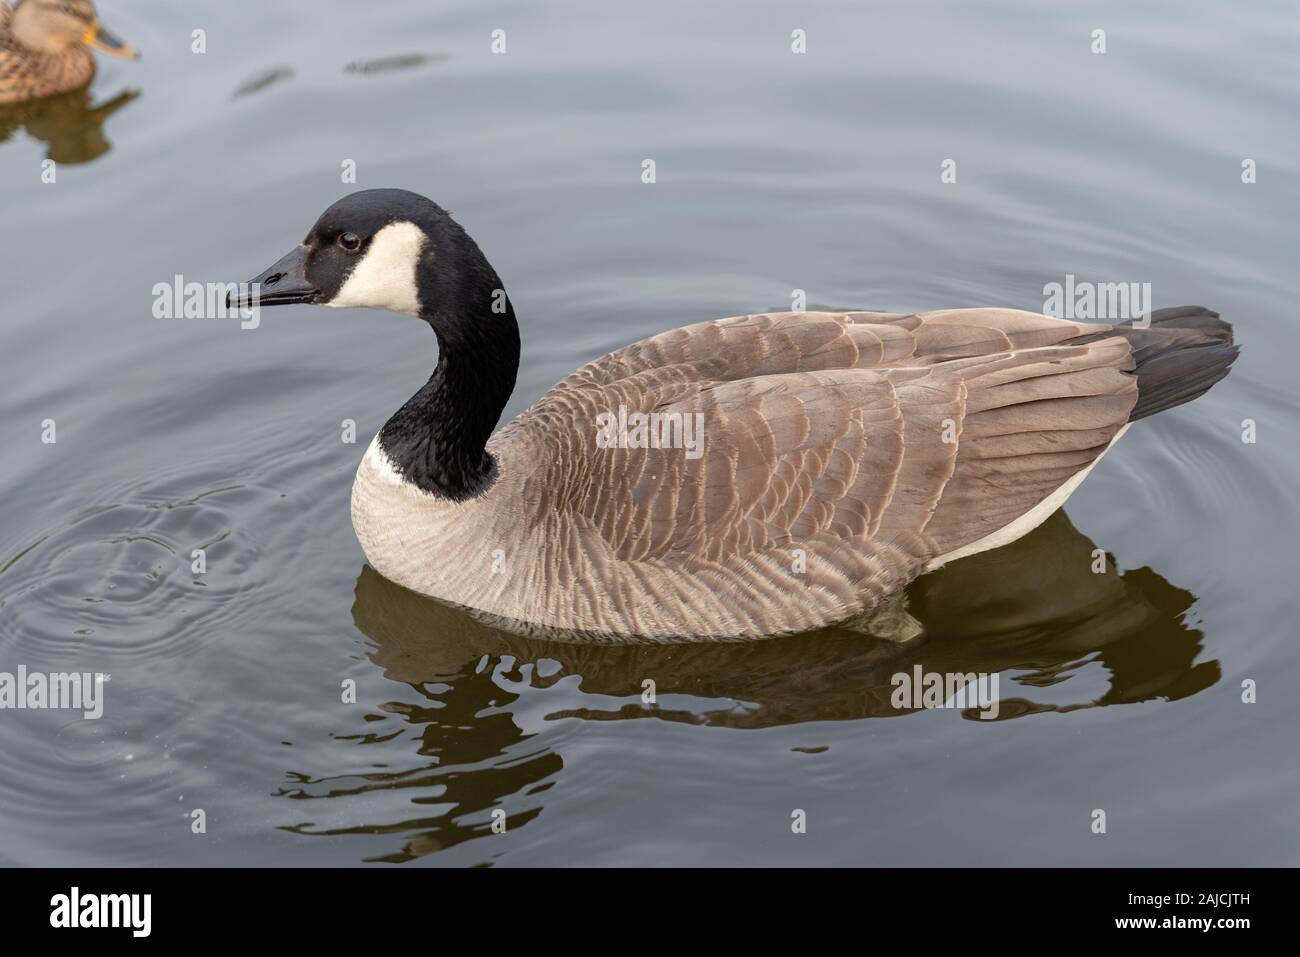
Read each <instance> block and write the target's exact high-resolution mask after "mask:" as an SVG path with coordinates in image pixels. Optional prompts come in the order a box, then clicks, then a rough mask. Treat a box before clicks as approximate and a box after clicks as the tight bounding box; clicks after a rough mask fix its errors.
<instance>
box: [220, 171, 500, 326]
mask: <svg viewBox="0 0 1300 957" xmlns="http://www.w3.org/2000/svg"><path fill="white" fill-rule="evenodd" d="M244 288H248V289H250V290H255V291H253V292H250V294H249V295H248V296H247V297H245V298H242V299H239V300H238V301H236V299H235V298H234V297H231V298H230V299H229V304H230V305H239V306H240V307H245V308H246V307H250V306H276V305H285V304H289V303H310V304H313V305H318V306H333V307H346V306H359V307H363V308H370V309H387V310H389V311H391V312H398V313H403V314H405V315H411V316H419V317H420V318H422V319H424V320H426V321H427V322H429V324H430V325H432V326H433V328H434V330H435V332H437V333H438V336H439V338H440V339H443V338H446V339H450V340H453V341H454V340H457V339H460V338H463V337H464V336H466V335H469V334H470V333H471V331H472V329H473V328H474V327H480V329H481V326H482V325H483V324H484V323H485V322H486V323H487V324H488V325H491V323H490V322H488V321H487V320H488V317H490V316H492V315H497V316H501V315H504V314H506V313H507V312H508V311H509V304H508V302H507V301H506V299H505V293H504V290H503V289H502V288H501V283H500V280H499V279H498V278H497V274H496V272H495V271H494V270H493V269H492V267H491V266H490V265H489V264H488V262H487V260H486V259H485V258H484V256H483V254H482V252H480V250H479V248H478V246H477V245H476V244H475V242H474V240H473V239H471V238H470V237H469V235H468V234H466V232H465V231H464V230H463V229H462V228H461V227H460V225H459V224H458V223H456V222H455V221H454V220H453V219H452V218H451V216H450V215H449V214H448V213H447V211H446V210H444V209H443V208H442V207H440V206H438V205H437V204H436V203H434V202H433V201H432V200H429V199H426V198H425V197H423V196H421V195H419V194H418V193H412V192H409V191H407V190H404V189H367V190H362V191H360V192H356V193H352V194H351V195H349V196H345V197H344V198H343V199H340V200H339V201H338V202H336V203H335V204H334V205H333V206H331V207H329V209H327V210H325V212H324V213H322V214H321V216H320V218H319V219H318V220H316V223H315V225H313V226H312V227H311V229H310V231H309V232H308V233H307V236H306V238H305V239H303V241H302V242H300V243H299V244H298V245H297V246H296V247H294V248H293V249H292V250H290V252H289V253H288V254H287V255H285V256H284V257H282V258H281V259H280V261H279V262H277V263H276V264H275V265H273V266H271V267H270V268H269V269H266V270H265V271H263V272H262V273H261V274H260V275H259V276H257V277H256V278H254V279H252V280H250V281H249V282H248V283H247V284H245V287H244ZM512 318H513V317H512Z"/></svg>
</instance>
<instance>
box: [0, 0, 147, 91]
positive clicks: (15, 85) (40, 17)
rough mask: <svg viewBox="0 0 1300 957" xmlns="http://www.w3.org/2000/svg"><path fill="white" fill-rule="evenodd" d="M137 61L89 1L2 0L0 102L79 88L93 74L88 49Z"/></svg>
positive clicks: (93, 69) (137, 55)
mask: <svg viewBox="0 0 1300 957" xmlns="http://www.w3.org/2000/svg"><path fill="white" fill-rule="evenodd" d="M91 47H94V48H95V49H97V50H103V51H104V52H105V53H107V54H109V55H110V56H119V57H130V58H132V59H138V58H139V54H138V53H137V52H136V50H135V48H134V47H132V46H131V45H130V44H127V43H123V42H122V41H121V40H119V39H118V38H117V37H115V36H114V35H113V34H111V33H109V32H108V31H107V30H106V29H104V27H103V25H102V24H101V23H100V22H99V15H98V14H97V13H96V12H95V7H94V4H92V3H91V2H90V0H18V2H17V4H15V5H14V6H10V5H9V4H7V3H5V2H4V0H0V103H21V102H24V101H26V100H35V99H39V98H41V97H44V96H53V95H54V94H56V93H66V92H68V91H69V90H76V89H80V88H81V87H83V86H85V85H86V84H87V83H89V82H90V81H91V79H92V78H93V77H94V76H95V58H94V57H93V56H92V55H91V53H90V48H91Z"/></svg>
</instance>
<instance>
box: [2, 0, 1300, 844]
mask: <svg viewBox="0 0 1300 957" xmlns="http://www.w3.org/2000/svg"><path fill="white" fill-rule="evenodd" d="M99 8H100V13H101V15H102V16H103V19H104V22H105V23H107V24H109V25H110V26H111V27H112V28H113V29H114V30H115V32H117V33H118V34H119V35H121V36H122V37H124V38H125V39H127V40H129V41H131V42H133V43H134V44H135V45H136V46H137V47H139V48H140V49H141V51H142V52H143V59H142V60H141V61H140V62H139V63H131V62H122V61H116V60H114V61H104V60H102V59H101V61H100V71H99V74H98V76H97V78H96V79H95V81H94V83H93V85H92V86H91V88H90V89H89V90H88V91H85V92H83V93H78V94H72V95H70V96H66V97H61V98H59V99H57V100H54V101H49V102H45V103H42V104H34V105H32V104H29V105H27V106H24V107H20V108H5V109H4V110H3V111H0V194H2V195H3V206H2V209H3V213H2V215H3V224H4V227H5V240H6V242H5V250H4V254H3V257H2V262H3V266H0V270H2V271H0V279H2V280H3V297H2V299H0V400H2V401H0V672H11V673H12V672H14V671H16V669H17V668H18V667H19V666H25V667H26V668H28V669H29V670H32V671H66V670H76V671H86V672H102V673H107V674H109V675H110V676H111V677H110V678H109V679H108V681H107V682H106V683H105V684H104V685H103V694H104V714H103V717H101V718H99V719H98V720H86V719H84V718H82V717H81V715H80V714H79V713H73V712H68V711H55V710H44V711H35V710H0V862H3V863H7V864H64V865H83V864H84V865H108V864H128V865H143V864H179V865H193V866H220V865H232V864H293V865H298V864H301V865H355V864H361V863H367V864H370V865H371V866H382V865H384V864H408V865H410V864H425V865H429V864H432V865H474V864H495V865H530V864H642V865H692V864H873V865H904V866H912V865H935V864H959V865H967V864H1045V865H1055V864H1083V865H1096V866H1113V865H1148V864H1150V865H1157V864H1160V865H1191V864H1198V865H1283V864H1291V865H1294V864H1295V863H1296V862H1297V860H1298V859H1300V828H1297V826H1296V824H1297V807H1296V793H1297V786H1298V785H1300V761H1298V759H1297V745H1296V731H1297V721H1298V720H1300V698H1298V696H1297V694H1296V692H1295V689H1296V687H1297V685H1300V642H1298V641H1297V635H1296V626H1295V622H1296V620H1297V611H1300V608H1298V607H1297V605H1298V602H1297V595H1296V564H1295V554H1296V537H1297V532H1298V531H1300V528H1298V527H1297V526H1298V524H1300V523H1298V522H1297V518H1296V507H1295V499H1296V489H1295V484H1296V483H1295V478H1296V475H1297V466H1298V465H1300V445H1298V443H1297V441H1296V423H1297V411H1298V406H1300V390H1298V388H1297V378H1298V376H1297V364H1298V363H1300V358H1298V353H1297V346H1298V345H1300V315H1298V314H1297V305H1296V295H1295V283H1294V277H1295V263H1296V243H1295V240H1296V234H1297V223H1300V127H1298V125H1297V123H1296V118H1297V115H1298V113H1300V20H1298V19H1297V17H1296V15H1295V10H1294V7H1293V6H1292V5H1290V4H1286V3H1280V2H1279V3H1270V2H1262V0H1261V2H1246V3H1240V4H1233V5H1230V6H1225V5H1222V4H1213V3H1207V2H1203V0H1196V2H1179V3H1174V2H1152V3H1145V4H1141V5H1134V4H1130V3H1121V2H1117V0H1103V2H1098V3H1089V4H1079V3H1053V4H1043V3H1039V2H1032V0H989V2H981V3H978V4H976V3H964V2H955V0H950V2H938V0H919V2H917V0H912V2H880V3H871V4H864V3H853V2H821V3H815V4H813V3H793V2H789V3H782V2H761V3H755V2H741V0H721V2H714V3H708V4H702V3H697V2H691V3H687V2H677V0H664V2H658V3H653V4H609V3H598V2H594V0H591V2H564V3H547V4H537V5H522V4H513V3H469V2H463V0H454V2H449V3H440V4H428V3H418V2H415V0H402V2H390V3H385V4H355V3H342V2H305V0H298V2H287V3H283V4H277V5H276V11H275V13H274V15H273V16H272V15H270V14H268V13H267V12H266V11H265V10H264V9H263V8H262V7H258V6H255V5H250V4H239V3H214V2H207V3H198V4H183V5H182V4H175V3H166V2H163V0H139V2H135V3H126V2H124V0H102V2H101V3H100V4H99ZM1098 29H1103V30H1104V31H1105V37H1106V51H1105V52H1104V53H1095V52H1093V47H1094V44H1095V41H1094V38H1093V32H1094V31H1095V30H1098ZM196 30H202V31H204V32H203V34H202V35H201V36H202V37H203V38H204V41H205V52H201V53H200V52H195V49H194V48H195V43H196V40H195V34H194V31H196ZM496 30H501V31H504V41H505V44H506V46H505V52H504V53H494V52H493V42H494V39H493V31H496ZM795 30H802V31H804V35H805V36H806V49H807V52H806V53H802V54H797V53H794V52H792V49H791V45H792V42H794V41H793V40H792V33H793V31H795ZM51 159H52V160H54V166H53V167H49V166H48V164H46V163H45V161H46V160H51ZM646 159H652V160H654V163H655V172H656V175H655V180H656V181H655V182H654V183H652V184H650V183H645V182H643V181H642V169H643V161H644V160H646ZM945 160H953V161H954V163H955V170H956V182H951V183H945V182H943V181H942V177H941V171H942V167H943V164H944V161H945ZM1247 160H1250V161H1253V166H1254V169H1255V170H1256V177H1255V180H1256V181H1255V182H1253V183H1247V182H1243V163H1245V162H1246V161H1247ZM349 168H355V174H356V175H355V180H356V182H355V184H352V183H345V182H344V181H343V179H344V173H345V172H346V171H347V170H348V169H349ZM49 169H53V170H54V171H55V174H56V175H55V180H54V182H47V181H45V180H46V179H48V178H49V177H48V176H43V174H44V173H46V171H47V170H49ZM373 186H400V187H404V188H408V189H412V190H415V191H417V192H421V193H424V194H426V195H428V196H430V197H431V198H433V199H434V200H435V201H437V202H439V203H440V204H442V205H443V206H445V207H447V208H449V209H450V210H452V212H453V214H454V215H455V217H456V218H457V219H458V221H459V222H461V223H462V225H464V226H465V227H466V229H467V230H468V231H469V232H470V234H471V235H473V236H474V237H475V238H476V240H477V241H478V242H479V244H480V246H481V247H482V248H483V250H484V251H485V252H486V254H487V256H488V257H489V259H491V261H492V263H493V264H494V266H495V267H496V269H497V270H498V272H499V273H500V274H501V276H502V277H503V279H504V281H505V283H506V285H507V287H508V289H509V291H510V295H511V299H512V301H513V302H514V304H515V308H516V310H517V311H518V314H519V317H520V322H521V332H522V336H523V340H524V356H523V360H522V367H521V369H520V375H519V383H518V386H517V388H516V391H515V394H514V397H513V399H512V402H511V405H510V408H509V409H508V410H507V414H508V415H513V414H514V413H516V412H518V411H521V410H522V409H524V408H525V407H526V406H527V405H529V404H530V403H531V402H532V401H533V400H535V399H536V398H537V397H538V396H539V395H540V394H541V393H542V392H543V391H544V390H545V389H546V388H547V387H548V386H550V385H551V384H552V383H554V382H555V381H557V380H558V379H560V378H562V377H563V376H564V375H565V374H567V373H568V372H570V371H571V370H572V369H574V368H575V367H577V366H578V365H579V364H581V363H583V362H585V361H587V360H589V359H592V358H594V357H596V356H598V355H601V354H603V353H604V352H607V351H609V350H611V349H613V348H616V347H618V346H620V345H623V344H625V343H628V342H631V341H634V340H636V339H638V338H641V337H644V336H647V335H650V334H653V333H656V332H660V331H662V330H665V329H668V328H672V327H674V326H678V325H684V324H687V323H691V322H696V321H700V320H704V319H711V318H716V317H721V316H726V315H735V314H739V313H747V312H758V311H765V310H772V309H788V308H790V304H791V301H792V296H793V295H794V294H795V293H794V291H795V290H803V291H804V293H805V294H806V297H807V301H808V304H809V306H810V307H816V306H819V305H820V306H830V307H836V308H863V309H885V310H898V311H915V310H921V309H929V308H942V307H954V306H975V305H1004V306H1012V307H1019V308H1027V309H1034V310H1041V309H1042V308H1043V305H1044V286H1045V285H1046V284H1049V283H1052V282H1064V281H1065V277H1066V276H1067V275H1072V276H1075V277H1076V278H1077V279H1078V280H1080V281H1091V282H1129V281H1134V282H1149V283H1151V288H1152V294H1153V298H1154V300H1155V305H1156V306H1157V307H1159V306H1169V305H1178V304H1183V303H1200V304H1203V305H1206V306H1209V307H1212V308H1215V309H1217V310H1219V311H1220V312H1221V313H1222V314H1223V316H1224V317H1225V318H1226V319H1228V320H1229V321H1231V322H1232V323H1233V324H1234V326H1235V330H1236V336H1237V340H1238V342H1240V343H1241V344H1242V347H1243V348H1242V355H1241V358H1240V359H1239V361H1238V362H1237V364H1236V366H1235V368H1234V370H1233V372H1232V374H1231V375H1230V376H1229V377H1228V378H1227V379H1226V380H1225V381H1224V382H1222V383H1221V384H1220V385H1218V386H1216V387H1215V389H1214V390H1213V391H1212V392H1210V393H1209V394H1208V395H1206V396H1204V397H1203V398H1201V399H1198V400H1196V401H1195V402H1193V403H1191V404H1189V405H1187V406H1184V407H1182V408H1179V409H1176V410H1174V411H1172V412H1169V413H1165V414H1161V415H1159V416H1157V417H1154V418H1151V419H1149V420H1146V421H1143V422H1141V423H1139V424H1138V425H1136V426H1135V427H1134V428H1133V429H1132V430H1130V432H1129V433H1128V435H1127V436H1126V437H1125V438H1124V439H1123V441H1122V442H1121V443H1119V444H1118V445H1117V446H1116V447H1115V449H1114V450H1112V452H1111V453H1110V455H1108V456H1107V457H1106V459H1105V460H1104V461H1103V462H1102V463H1101V464H1100V465H1099V466H1098V467H1097V469H1096V470H1095V471H1094V472H1093V474H1092V475H1091V476H1090V477H1089V479H1088V480H1087V482H1085V483H1084V485H1083V486H1082V488H1081V489H1080V491H1079V492H1078V493H1077V494H1076V495H1075V496H1074V497H1073V498H1072V499H1071V500H1070V502H1069V504H1068V505H1067V506H1066V508H1065V510H1064V511H1063V512H1061V513H1058V514H1057V515H1055V516H1054V517H1053V518H1052V519H1051V520H1050V521H1049V522H1048V523H1047V524H1045V525H1044V526H1042V527H1041V528H1040V529H1039V530H1038V531H1037V532H1035V533H1034V534H1032V535H1030V536H1029V537H1027V538H1025V539H1023V540H1022V541H1020V542H1018V543H1016V544H1014V545H1012V546H1009V547H1007V548H1005V549H1001V550H998V551H996V552H991V553H987V554H985V555H981V556H976V557H974V558H971V559H967V560H965V561H962V562H958V563H954V564H953V565H950V566H948V567H947V568H945V569H943V570H941V571H939V572H937V573H935V574H933V575H930V576H927V577H925V578H923V579H921V580H920V581H918V582H917V583H915V584H914V585H913V586H912V588H911V590H910V593H909V600H910V603H911V610H912V613H913V614H914V615H915V616H916V617H917V618H918V619H919V620H920V621H921V623H922V625H923V626H924V629H925V633H924V635H923V637H922V638H921V639H920V640H919V641H917V642H914V643H912V644H909V645H907V646H904V647H901V648H900V647H898V646H896V645H893V644H891V643H889V642H882V641H878V640H874V639H871V638H868V637H866V636H863V635H861V634H857V633H853V632H848V631H840V630H832V631H827V632H822V633H818V634H815V635H806V636H796V637H792V638H782V639H775V640H770V641H764V642H757V643H752V644H742V645H734V644H725V645H687V646H674V647H636V646H633V647H615V648H608V647H590V646H583V645H574V644H560V643H550V642H540V641H534V640H528V639H523V638H518V637H514V636H511V635H508V634H504V633H501V632H496V631H493V630H491V629H489V628H486V627H484V626H482V625H479V624H477V623H475V622H473V621H471V620H470V619H468V618H466V617H465V616H464V615H462V614H460V613H458V612H454V611H450V610H448V609H446V608H443V607H441V606H439V605H436V604H434V603H432V602H429V601H426V600H424V599H421V598H418V597H417V596H415V595H413V594H411V593H408V592H405V591H403V590H402V589H400V588H398V587H397V586H395V585H392V584H390V583H388V582H386V581H385V580H384V579H383V578H382V577H380V576H379V575H378V574H377V573H375V572H374V571H373V570H372V569H370V568H368V567H367V566H366V563H365V559H364V557H363V556H362V554H361V551H360V549H359V547H358V546H357V544H356V541H355V539H354V537H353V534H352V530H351V526H350V522H349V511H348V502H349V490H350V486H351V482H352V476H353V472H354V470H355V468H356V466H357V463H358V461H359V460H360V456H361V454H362V452H363V450H364V448H365V445H366V443H367V442H368V441H369V437H370V436H371V435H372V434H373V433H374V432H375V431H376V430H377V429H378V428H379V426H380V425H381V424H382V423H383V421H384V420H385V418H386V417H387V416H388V415H389V414H391V413H392V412H393V411H394V410H396V409H397V408H398V406H399V405H400V404H401V403H402V402H403V401H404V400H405V399H406V398H407V396H409V395H410V394H411V393H412V392H414V391H415V389H416V388H418V386H419V385H420V384H422V383H423V381H424V379H425V378H426V377H427V375H428V373H429V371H430V370H431V368H432V365H433V362H434V361H435V357H436V344H435V342H434V340H433V337H432V335H431V334H430V333H429V330H428V329H427V328H424V327H422V326H421V324H419V323H416V322H414V321H412V320H409V319H406V318H403V317H400V316H395V315H391V314H386V313H371V312H360V311H351V312H346V311H332V310H319V309H315V310H314V309H312V308H310V307H305V306H303V307H298V306H294V307H287V308H283V309H277V310H274V311H272V310H268V311H266V312H265V313H264V314H263V315H262V317H261V323H260V325H259V326H258V327H257V328H256V329H241V328H240V324H239V323H238V322H236V321H231V320H170V321H168V320H160V319H157V318H155V317H154V315H153V311H152V307H153V303H154V299H155V293H154V288H155V286H156V285H157V284H160V283H162V284H169V283H172V282H173V281H174V277H175V276H178V275H179V276H183V277H184V279H185V280H186V281H195V282H225V281H237V280H241V279H247V278H249V277H251V276H253V275H254V274H256V273H257V272H258V271H260V270H261V269H262V268H264V267H265V266H267V265H269V264H270V263H271V262H273V261H274V260H275V259H276V258H278V257H279V256H280V255H281V254H282V253H283V252H285V251H286V250H287V249H289V248H290V247H291V246H292V245H293V244H294V243H296V242H297V241H298V240H299V239H301V237H302V236H303V235H304V234H305V232H306V230H307V228H308V227H309V226H310V224H311V223H312V222H313V221H314V220H315V218H316V216H317V215H318V213H319V212H320V211H321V210H322V209H323V208H324V207H325V206H327V205H328V204H329V203H331V202H333V201H334V200H335V199H337V198H338V197H340V196H341V195H343V194H345V193H346V192H349V191H351V190H353V189H360V188H366V187H373ZM345 420H350V421H352V422H354V423H355V424H356V435H357V440H356V443H355V444H351V443H348V442H345V441H343V437H344V426H343V423H344V422H345ZM50 421H52V423H53V425H54V427H55V430H56V431H55V433H54V434H55V436H56V441H54V442H53V443H51V442H48V441H44V440H43V439H44V438H45V437H46V432H47V428H46V423H47V422H50ZM1252 433H1253V434H1252ZM1244 438H1245V439H1253V441H1244V440H1243V439H1244ZM195 549H203V550H205V552H206V562H207V564H206V569H205V570H204V571H202V572H199V573H196V572H195V571H194V570H193V568H192V554H193V552H194V550H195ZM1098 549H1100V550H1101V551H1102V552H1104V553H1105V555H1106V556H1108V558H1107V559H1106V563H1107V564H1106V569H1105V571H1104V572H1103V573H1102V574H1096V573H1094V572H1093V571H1092V565H1093V563H1094V561H1095V554H1096V550H1098ZM918 665H919V666H921V667H922V668H923V670H924V671H927V672H935V671H937V672H952V671H961V672H969V671H974V672H983V673H988V674H993V675H997V676H998V679H999V682H1000V688H1001V697H1002V701H1001V710H1000V714H999V717H998V719H997V720H991V721H990V720H981V719H980V718H979V717H978V715H976V714H973V713H971V712H970V711H966V712H963V711H961V710H953V709H932V710H914V711H899V710H898V709H896V708H894V707H893V706H892V705H891V702H890V694H891V691H892V687H891V676H892V675H894V674H896V673H899V672H908V673H911V672H912V670H913V669H914V668H915V667H916V666H918ZM647 679H649V680H652V681H653V682H654V683H655V687H656V689H657V700H656V701H655V703H653V704H648V703H646V702H645V701H644V700H643V698H642V693H643V687H644V686H643V682H644V681H646V680H647ZM350 683H354V686H355V703H348V702H345V701H344V697H345V692H346V688H345V686H349V685H350ZM1252 697H1253V699H1254V700H1253V703H1250V702H1249V701H1248V700H1243V698H1245V699H1251V698H1252ZM886 718H892V719H893V720H883V719H886ZM1097 810H1103V811H1105V814H1106V824H1107V827H1106V833H1104V834H1098V833H1094V830H1093V821H1094V820H1095V813H1094V812H1095V811H1097ZM196 811H202V812H203V813H202V815H201V817H202V819H203V821H204V824H205V828H204V829H203V831H202V833H195V830H196V827H195V824H196V820H197V817H196V815H195V812H196ZM494 811H502V812H504V815H505V817H504V820H505V822H506V829H505V832H504V833H495V832H494V830H493V827H492V824H493V821H494V814H493V812H494ZM796 811H803V812H804V813H805V815H806V820H807V827H806V833H802V834H799V833H793V831H792V820H793V816H794V815H795V812H796ZM497 817H500V815H497Z"/></svg>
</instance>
